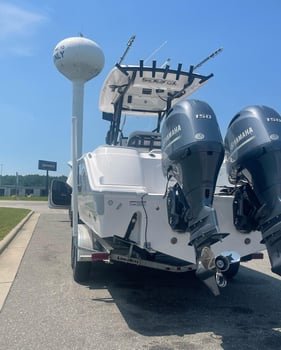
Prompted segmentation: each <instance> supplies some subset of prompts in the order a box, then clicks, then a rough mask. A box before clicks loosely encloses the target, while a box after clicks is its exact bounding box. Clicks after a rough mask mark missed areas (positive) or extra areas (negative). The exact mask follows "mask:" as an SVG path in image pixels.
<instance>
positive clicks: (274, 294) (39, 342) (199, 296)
mask: <svg viewBox="0 0 281 350" xmlns="http://www.w3.org/2000/svg"><path fill="white" fill-rule="evenodd" d="M0 206H1V203H0ZM34 214H35V215H37V220H36V216H33V215H32V216H31V218H30V220H32V218H33V219H34V226H33V232H32V234H31V237H30V240H29V243H28V245H27V248H26V250H25V253H24V256H23V257H22V259H21V263H20V265H19V269H18V271H17V273H16V275H15V279H14V281H13V283H12V286H11V288H10V291H9V294H8V296H7V298H6V301H5V303H4V305H3V308H2V310H1V312H0V349H9V350H14V349H17V350H18V349H21V350H25V349H44V350H45V349H46V350H47V349H68V350H69V349H95V350H99V349H101V350H104V349H109V350H115V349H122V350H127V349H128V350H129V349H130V350H132V349H136V350H144V349H149V350H173V349H175V350H177V349H190V350H199V349H200V350H202V349H206V350H217V349H225V350H229V349H239V350H244V349H245V350H246V349H247V350H250V349H262V350H264V349H267V350H273V349H274V350H276V349H278V348H280V345H281V304H280V292H281V279H280V277H279V276H276V275H273V274H272V273H271V271H270V266H269V262H268V258H267V256H266V257H265V260H263V261H260V260H258V261H253V262H248V263H244V264H243V266H242V267H241V268H240V271H239V273H238V275H237V276H236V277H235V278H234V279H233V281H231V282H230V283H229V284H228V286H227V287H226V288H224V289H222V290H221V295H220V296H218V297H214V296H213V295H212V294H211V293H210V292H209V291H208V290H207V289H206V288H205V287H204V286H203V285H202V284H201V283H200V281H198V280H197V279H196V278H195V276H194V275H193V274H192V273H183V274H172V273H168V272H163V271H155V270H147V269H144V268H139V267H134V266H129V265H118V264H114V265H112V264H103V263H100V264H96V265H94V266H93V269H92V275H91V279H90V280H89V282H88V283H85V284H77V283H75V282H74V281H73V278H72V271H71V267H70V241H71V230H70V225H69V219H68V215H67V213H66V212H58V211H55V212H50V211H49V210H47V209H44V210H42V211H41V212H40V213H39V212H37V211H36V210H35V211H34ZM35 221H36V224H35ZM30 231H32V228H31V230H30ZM20 234H21V232H19V235H20ZM18 237H20V236H18ZM0 272H2V269H1V267H0Z"/></svg>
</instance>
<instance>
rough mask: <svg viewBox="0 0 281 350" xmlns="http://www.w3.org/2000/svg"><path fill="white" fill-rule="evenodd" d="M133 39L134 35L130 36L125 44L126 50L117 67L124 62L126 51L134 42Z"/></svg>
mask: <svg viewBox="0 0 281 350" xmlns="http://www.w3.org/2000/svg"><path fill="white" fill-rule="evenodd" d="M135 38H136V36H135V35H133V36H131V38H130V40H129V41H128V43H127V48H126V50H125V51H124V53H123V55H122V56H121V57H120V60H119V62H118V65H120V64H121V63H122V62H123V61H124V58H125V57H126V55H127V53H128V51H129V50H130V48H131V46H132V45H133V42H134V40H135Z"/></svg>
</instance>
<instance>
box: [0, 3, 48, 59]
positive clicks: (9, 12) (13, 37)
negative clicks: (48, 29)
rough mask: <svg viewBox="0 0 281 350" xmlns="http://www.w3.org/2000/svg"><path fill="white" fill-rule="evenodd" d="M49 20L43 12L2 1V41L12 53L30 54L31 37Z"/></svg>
mask: <svg viewBox="0 0 281 350" xmlns="http://www.w3.org/2000/svg"><path fill="white" fill-rule="evenodd" d="M46 20H47V17H45V16H44V15H42V14H39V13H36V12H32V11H28V10H26V9H24V8H21V7H19V6H16V5H11V4H8V3H0V42H1V45H2V47H3V45H4V46H6V49H8V50H9V51H10V53H12V54H15V55H20V56H22V55H23V56H26V55H27V53H28V55H30V53H31V48H30V47H29V45H30V40H28V39H30V38H32V36H33V34H34V33H35V32H36V29H37V28H38V26H40V25H41V24H42V23H44V22H45V21H46Z"/></svg>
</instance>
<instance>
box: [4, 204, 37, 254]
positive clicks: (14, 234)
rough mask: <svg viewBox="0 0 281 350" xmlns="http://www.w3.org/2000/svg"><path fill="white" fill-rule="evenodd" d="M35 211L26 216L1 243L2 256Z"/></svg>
mask: <svg viewBox="0 0 281 350" xmlns="http://www.w3.org/2000/svg"><path fill="white" fill-rule="evenodd" d="M33 213H34V211H33V210H32V211H31V212H30V213H28V214H27V215H26V217H25V218H23V219H22V220H21V222H20V223H18V224H17V226H16V227H14V228H13V229H12V230H11V231H10V232H9V233H8V234H7V236H5V237H4V238H3V239H2V241H0V254H2V253H3V251H4V250H5V249H6V248H7V247H8V245H9V244H10V243H11V242H12V240H13V239H14V238H15V237H16V235H17V233H18V232H19V231H20V230H21V228H22V227H23V225H24V224H25V223H26V222H27V221H28V220H29V218H30V217H31V215H33Z"/></svg>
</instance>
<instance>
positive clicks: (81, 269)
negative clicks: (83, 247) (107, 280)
mask: <svg viewBox="0 0 281 350" xmlns="http://www.w3.org/2000/svg"><path fill="white" fill-rule="evenodd" d="M91 266H92V263H91V262H90V261H77V246H76V245H75V244H74V239H73V238H72V244H71V267H72V271H73V279H74V281H75V282H78V283H81V282H86V281H87V280H88V279H89V276H90V272H91Z"/></svg>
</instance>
